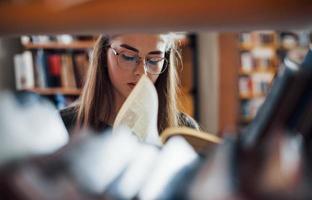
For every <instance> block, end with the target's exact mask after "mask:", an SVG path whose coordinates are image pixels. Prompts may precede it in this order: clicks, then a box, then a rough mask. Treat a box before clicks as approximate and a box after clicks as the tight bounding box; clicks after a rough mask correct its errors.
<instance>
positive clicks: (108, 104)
mask: <svg viewBox="0 0 312 200" xmlns="http://www.w3.org/2000/svg"><path fill="white" fill-rule="evenodd" d="M111 39H112V37H111V36H106V35H105V36H104V35H102V36H100V37H99V38H98V40H97V41H96V44H95V46H94V49H93V53H92V57H91V63H90V67H89V70H88V75H87V79H86V82H85V85H84V88H83V90H82V94H81V96H80V100H79V104H78V105H77V107H76V109H77V111H78V116H77V125H78V126H79V128H86V127H91V128H93V129H94V130H101V128H103V127H102V126H103V124H105V123H107V122H108V120H109V118H110V116H111V115H112V113H113V111H114V107H115V104H114V102H115V101H114V95H113V85H112V83H111V81H110V78H109V75H108V67H107V50H108V46H109V43H110V40H111ZM174 44H175V43H174V42H172V41H168V47H167V50H166V53H165V57H166V58H167V60H168V63H167V64H168V66H167V69H166V70H165V72H163V73H162V74H160V75H159V77H158V79H157V81H156V82H155V87H156V90H157V92H158V100H159V109H158V124H157V125H158V131H159V132H160V133H161V132H162V131H163V130H164V129H165V128H167V127H174V126H177V125H178V119H179V116H178V115H179V113H178V109H177V99H176V98H177V85H178V83H177V81H178V78H177V72H176V65H177V62H178V58H179V54H178V51H177V50H176V47H175V45H174Z"/></svg>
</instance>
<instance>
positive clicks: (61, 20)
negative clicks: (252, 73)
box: [0, 0, 312, 35]
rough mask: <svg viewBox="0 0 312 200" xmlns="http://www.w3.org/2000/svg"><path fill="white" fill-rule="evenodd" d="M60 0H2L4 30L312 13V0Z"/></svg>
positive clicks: (178, 24)
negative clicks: (126, 1)
mask: <svg viewBox="0 0 312 200" xmlns="http://www.w3.org/2000/svg"><path fill="white" fill-rule="evenodd" d="M24 2H25V3H24ZM26 2H27V3H26ZM56 2H57V3H56ZM56 2H54V1H39V0H37V1H23V3H19V1H5V2H3V3H2V2H1V6H0V19H1V20H0V27H1V28H0V35H13V34H14V35H18V34H36V33H40V34H46V33H77V32H81V33H87V32H89V33H90V32H93V33H95V32H97V33H103V32H105V33H107V32H114V33H120V32H127V31H138V30H139V31H181V29H183V30H184V31H201V30H208V31H209V30H214V31H237V30H246V29H262V30H263V29H266V30H269V29H283V30H284V29H285V27H287V28H288V29H304V28H306V27H307V25H308V24H309V22H310V20H309V19H311V17H312V12H311V1H307V0H297V1H293V0H284V1H283V3H281V2H280V1H272V0H253V1H250V0H237V1H227V0H221V1H206V0H198V1H193V0H185V1H167V2H166V3H165V4H164V3H163V1H156V0H154V1H146V0H135V1H131V3H129V4H125V2H124V1H103V0H92V1H77V2H76V1H70V2H71V3H69V1H60V0H57V1H56ZM73 2H76V3H73ZM240 5H244V6H240ZM173 8H174V9H173ZM147 10H148V12H147ZM12 13H17V14H16V15H12ZM116 13H118V17H116ZM129 13H131V14H130V15H129ZM160 13H161V14H160ZM224 13H228V14H224ZM181 16H183V18H181ZM151 21H153V23H150V22H151Z"/></svg>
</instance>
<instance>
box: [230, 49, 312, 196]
mask: <svg viewBox="0 0 312 200" xmlns="http://www.w3.org/2000/svg"><path fill="white" fill-rule="evenodd" d="M311 93H312V52H311V50H310V51H309V52H308V54H307V56H306V57H305V60H304V61H303V62H302V64H300V65H299V64H298V63H296V62H294V61H292V60H289V59H286V60H285V62H284V67H283V69H282V71H280V72H279V74H278V77H277V78H276V80H275V82H274V84H273V87H272V90H271V92H270V93H269V95H268V97H267V99H266V100H265V102H264V104H263V105H262V107H261V108H260V110H259V112H258V113H257V115H256V118H255V120H254V121H253V122H252V123H251V124H250V126H249V127H248V128H247V130H246V131H245V132H243V133H242V134H241V136H240V138H239V141H238V143H239V145H238V146H239V147H238V149H237V160H236V161H235V163H236V165H237V166H236V167H234V168H235V169H237V173H238V176H237V177H238V179H239V182H240V185H239V187H240V189H239V191H240V192H241V193H243V194H244V195H246V197H247V199H311V198H312V192H311V190H310V189H308V188H309V187H308V186H309V184H310V183H311V178H312V177H311V170H312V168H311V166H312V165H311V164H310V163H311V161H312V159H311V156H310V155H311V154H309V155H308V153H307V152H309V151H311V150H310V149H311V148H312V146H311V142H310V141H311V136H312V134H311V133H312V120H311V119H312V118H311V113H312V95H311Z"/></svg>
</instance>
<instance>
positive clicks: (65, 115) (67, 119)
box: [60, 106, 199, 133]
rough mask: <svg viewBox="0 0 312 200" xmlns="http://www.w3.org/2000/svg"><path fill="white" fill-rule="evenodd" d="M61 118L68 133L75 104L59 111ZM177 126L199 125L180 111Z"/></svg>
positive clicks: (72, 127) (70, 128) (193, 126)
mask: <svg viewBox="0 0 312 200" xmlns="http://www.w3.org/2000/svg"><path fill="white" fill-rule="evenodd" d="M60 114H61V117H62V120H63V122H64V124H65V127H66V129H67V131H68V132H69V133H71V132H72V131H73V129H74V128H75V126H76V122H77V109H76V107H75V106H70V107H67V108H65V109H63V110H61V111H60ZM179 126H186V127H189V128H193V129H196V130H199V125H198V124H197V122H196V121H195V120H194V119H193V118H192V117H190V116H188V115H187V114H185V113H182V112H180V114H179ZM101 127H103V130H105V129H106V128H109V127H110V126H109V125H107V124H104V123H103V125H102V126H101Z"/></svg>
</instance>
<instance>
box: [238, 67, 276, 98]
mask: <svg viewBox="0 0 312 200" xmlns="http://www.w3.org/2000/svg"><path fill="white" fill-rule="evenodd" d="M272 80H273V74H266V73H260V74H252V75H251V76H241V77H239V86H238V87H239V94H240V96H241V97H243V98H244V97H245V98H249V97H250V98H252V97H257V96H265V95H267V94H268V92H269V90H270V88H271V83H272Z"/></svg>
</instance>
